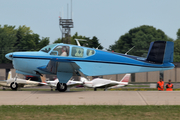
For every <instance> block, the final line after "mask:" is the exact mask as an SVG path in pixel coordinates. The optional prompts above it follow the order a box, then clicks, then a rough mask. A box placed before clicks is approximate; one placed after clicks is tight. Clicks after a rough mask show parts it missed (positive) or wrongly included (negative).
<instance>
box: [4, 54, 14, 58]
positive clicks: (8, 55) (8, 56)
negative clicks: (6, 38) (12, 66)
mask: <svg viewBox="0 0 180 120" xmlns="http://www.w3.org/2000/svg"><path fill="white" fill-rule="evenodd" d="M5 57H6V58H7V59H9V60H12V59H13V53H8V54H6V55H5Z"/></svg>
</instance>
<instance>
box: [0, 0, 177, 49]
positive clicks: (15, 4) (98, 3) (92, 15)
mask: <svg viewBox="0 0 180 120" xmlns="http://www.w3.org/2000/svg"><path fill="white" fill-rule="evenodd" d="M70 3H71V0H1V1H0V25H1V26H3V25H5V24H8V25H15V26H16V28H17V27H18V26H19V25H26V26H27V27H30V28H31V30H32V31H33V32H34V33H37V34H39V35H40V36H41V37H49V38H50V41H51V43H52V42H54V41H55V40H56V39H57V38H59V37H62V36H61V32H60V29H59V16H60V15H61V17H62V18H64V19H66V18H67V17H68V18H71V12H70V11H71V9H70V6H71V4H70ZM67 4H69V13H68V14H69V16H67ZM72 18H73V22H74V28H72V29H71V35H74V33H75V32H78V34H79V35H82V36H86V37H90V38H92V37H93V36H96V37H97V38H98V39H99V42H100V43H101V44H102V46H103V47H105V48H109V45H112V44H114V42H115V41H116V40H118V39H119V37H120V36H121V35H124V34H125V33H127V32H128V31H129V30H130V29H132V28H134V27H139V26H141V25H150V26H153V27H155V28H157V29H161V30H162V31H164V32H165V34H166V35H168V36H169V37H170V38H173V39H176V37H177V36H176V32H177V30H178V29H179V28H180V0H72Z"/></svg>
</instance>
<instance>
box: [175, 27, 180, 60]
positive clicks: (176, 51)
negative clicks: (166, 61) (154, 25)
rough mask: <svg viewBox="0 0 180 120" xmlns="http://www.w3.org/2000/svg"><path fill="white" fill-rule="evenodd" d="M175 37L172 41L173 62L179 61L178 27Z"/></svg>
mask: <svg viewBox="0 0 180 120" xmlns="http://www.w3.org/2000/svg"><path fill="white" fill-rule="evenodd" d="M176 35H177V39H176V40H175V41H174V62H180V29H178V31H177V33H176Z"/></svg>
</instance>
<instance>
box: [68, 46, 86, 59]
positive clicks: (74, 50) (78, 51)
mask: <svg viewBox="0 0 180 120" xmlns="http://www.w3.org/2000/svg"><path fill="white" fill-rule="evenodd" d="M71 55H72V56H73V57H83V55H84V49H83V48H78V47H72V52H71Z"/></svg>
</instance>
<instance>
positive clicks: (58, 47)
mask: <svg viewBox="0 0 180 120" xmlns="http://www.w3.org/2000/svg"><path fill="white" fill-rule="evenodd" d="M173 53H174V43H173V42H170V41H155V42H152V43H151V44H150V48H149V51H148V55H147V58H142V57H136V56H131V55H126V54H120V53H115V52H108V51H102V50H97V49H93V48H88V47H82V46H76V45H70V44H63V43H58V44H51V45H48V46H45V47H44V48H42V49H41V50H40V51H38V52H12V53H8V54H6V58H8V59H9V60H12V63H13V66H14V68H15V69H16V73H19V74H24V75H33V76H35V75H42V74H54V75H57V78H58V80H59V83H58V85H57V89H58V90H59V91H62V92H64V91H66V89H67V85H66V83H67V82H68V80H69V79H70V78H71V77H72V76H73V75H80V74H81V75H82V74H83V75H85V76H99V75H111V74H125V73H136V72H149V71H163V70H169V69H173V68H174V65H173V64H172V62H173Z"/></svg>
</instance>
